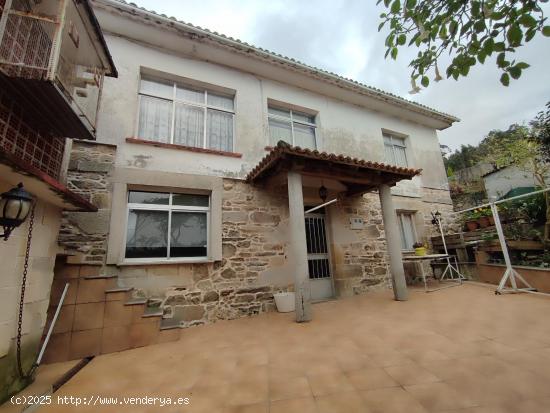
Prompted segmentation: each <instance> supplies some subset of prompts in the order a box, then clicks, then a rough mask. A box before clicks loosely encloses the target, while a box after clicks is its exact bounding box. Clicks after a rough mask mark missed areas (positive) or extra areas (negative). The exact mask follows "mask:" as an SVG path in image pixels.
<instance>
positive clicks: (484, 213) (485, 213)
mask: <svg viewBox="0 0 550 413" xmlns="http://www.w3.org/2000/svg"><path fill="white" fill-rule="evenodd" d="M489 216H491V218H492V216H493V213H492V212H491V210H490V209H489V208H485V209H480V210H479V218H478V219H477V223H478V224H479V227H480V228H487V227H488V226H489V225H491V221H490V220H489ZM493 223H494V221H493Z"/></svg>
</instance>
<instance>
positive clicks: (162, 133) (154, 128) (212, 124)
mask: <svg viewBox="0 0 550 413" xmlns="http://www.w3.org/2000/svg"><path fill="white" fill-rule="evenodd" d="M234 110H235V108H234V103H233V96H229V95H224V94H222V93H219V92H212V91H210V90H205V89H200V88H195V87H191V86H187V85H181V84H178V83H175V82H167V81H162V80H158V79H149V78H146V77H145V78H143V79H142V80H141V84H140V91H139V120H138V136H139V138H141V139H146V140H152V141H157V142H164V143H171V144H175V145H183V146H191V147H195V148H205V149H213V150H218V151H224V152H233V136H234V132H233V121H234V116H235V111H234Z"/></svg>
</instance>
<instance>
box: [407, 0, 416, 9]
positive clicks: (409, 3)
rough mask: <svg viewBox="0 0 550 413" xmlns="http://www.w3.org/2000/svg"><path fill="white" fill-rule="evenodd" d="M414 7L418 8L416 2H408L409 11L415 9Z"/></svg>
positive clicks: (408, 0)
mask: <svg viewBox="0 0 550 413" xmlns="http://www.w3.org/2000/svg"><path fill="white" fill-rule="evenodd" d="M414 6H416V0H407V4H406V7H407V9H409V10H411V9H414Z"/></svg>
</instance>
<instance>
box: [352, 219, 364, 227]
mask: <svg viewBox="0 0 550 413" xmlns="http://www.w3.org/2000/svg"><path fill="white" fill-rule="evenodd" d="M349 223H350V226H351V229H363V228H365V221H363V218H361V217H351V218H350V219H349Z"/></svg>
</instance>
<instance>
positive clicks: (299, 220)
mask: <svg viewBox="0 0 550 413" xmlns="http://www.w3.org/2000/svg"><path fill="white" fill-rule="evenodd" d="M288 209H289V213H290V217H289V225H290V248H291V252H292V255H291V257H292V260H293V262H292V268H293V269H294V290H295V293H296V322H298V323H301V322H304V321H311V289H310V285H309V271H308V266H307V244H306V223H305V217H304V195H303V193H302V175H300V174H299V173H297V172H292V171H289V172H288Z"/></svg>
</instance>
